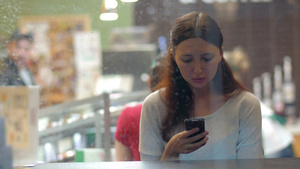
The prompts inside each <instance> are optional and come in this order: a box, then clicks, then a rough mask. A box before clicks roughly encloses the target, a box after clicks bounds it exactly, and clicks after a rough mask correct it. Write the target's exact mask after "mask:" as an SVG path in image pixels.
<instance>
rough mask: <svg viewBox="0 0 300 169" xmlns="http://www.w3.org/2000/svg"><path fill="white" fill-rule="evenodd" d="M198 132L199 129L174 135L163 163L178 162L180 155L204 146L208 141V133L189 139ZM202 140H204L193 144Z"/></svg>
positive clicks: (162, 159) (163, 157)
mask: <svg viewBox="0 0 300 169" xmlns="http://www.w3.org/2000/svg"><path fill="white" fill-rule="evenodd" d="M198 131H199V128H193V129H191V130H188V131H183V132H180V133H178V134H176V135H174V136H173V137H172V138H171V139H170V141H169V142H168V143H167V145H166V147H165V150H164V153H163V155H162V157H161V161H168V160H178V158H179V154H188V153H191V152H193V151H195V150H197V149H199V148H200V147H202V146H204V145H205V144H206V143H207V140H208V137H207V135H208V131H204V132H203V133H201V134H198V135H196V136H194V137H189V136H190V135H192V134H194V133H196V132H198ZM202 138H204V139H203V140H201V141H199V142H196V143H193V142H195V141H197V140H200V139H202Z"/></svg>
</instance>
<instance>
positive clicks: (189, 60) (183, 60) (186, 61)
mask: <svg viewBox="0 0 300 169" xmlns="http://www.w3.org/2000/svg"><path fill="white" fill-rule="evenodd" d="M181 60H182V62H184V63H189V62H191V61H192V59H181Z"/></svg>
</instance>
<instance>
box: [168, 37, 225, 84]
mask: <svg viewBox="0 0 300 169" xmlns="http://www.w3.org/2000/svg"><path fill="white" fill-rule="evenodd" d="M173 57H174V59H175V62H176V63H177V65H178V68H179V70H180V73H181V75H182V76H183V78H184V79H185V80H186V81H187V82H188V83H189V84H190V86H191V87H192V88H194V89H201V88H203V87H206V86H208V84H209V82H210V81H211V80H212V79H213V78H214V76H215V74H216V72H217V69H218V65H219V63H220V61H221V59H222V57H223V56H222V55H221V54H220V50H219V48H218V47H216V46H214V45H212V44H210V43H208V42H206V41H205V40H203V39H201V38H190V39H187V40H184V41H183V42H181V43H180V44H179V45H178V46H177V47H176V49H175V55H173Z"/></svg>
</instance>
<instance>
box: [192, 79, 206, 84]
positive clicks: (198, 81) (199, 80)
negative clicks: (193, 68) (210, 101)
mask: <svg viewBox="0 0 300 169" xmlns="http://www.w3.org/2000/svg"><path fill="white" fill-rule="evenodd" d="M204 80H205V78H192V81H193V82H195V83H202V82H203V81H204Z"/></svg>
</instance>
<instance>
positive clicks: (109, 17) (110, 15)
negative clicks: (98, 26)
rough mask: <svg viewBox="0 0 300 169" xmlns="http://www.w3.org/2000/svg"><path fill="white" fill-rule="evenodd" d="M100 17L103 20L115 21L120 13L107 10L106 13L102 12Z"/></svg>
mask: <svg viewBox="0 0 300 169" xmlns="http://www.w3.org/2000/svg"><path fill="white" fill-rule="evenodd" d="M99 18H100V19H101V20H102V21H115V20H117V19H118V18H119V15H118V14H117V13H114V12H106V13H102V14H100V17H99Z"/></svg>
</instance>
